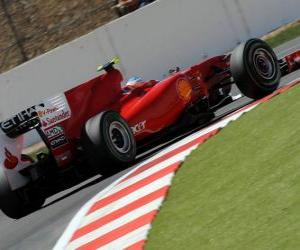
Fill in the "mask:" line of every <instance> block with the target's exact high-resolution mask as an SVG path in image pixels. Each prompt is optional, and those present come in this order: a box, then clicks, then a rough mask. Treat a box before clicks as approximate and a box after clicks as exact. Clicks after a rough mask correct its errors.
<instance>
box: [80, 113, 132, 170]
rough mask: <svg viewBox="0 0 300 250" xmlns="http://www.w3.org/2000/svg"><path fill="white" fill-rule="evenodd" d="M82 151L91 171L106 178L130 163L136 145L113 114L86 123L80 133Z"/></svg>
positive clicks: (126, 128) (127, 129) (103, 114)
mask: <svg viewBox="0 0 300 250" xmlns="http://www.w3.org/2000/svg"><path fill="white" fill-rule="evenodd" d="M81 143H82V147H83V149H84V151H85V154H86V156H87V158H88V160H89V162H90V164H91V165H92V167H93V169H94V170H95V171H97V172H100V173H101V174H110V173H112V172H114V171H116V170H120V169H122V168H124V167H126V166H128V164H129V163H131V162H133V161H134V159H135V156H136V143H135V139H134V136H133V133H132V131H131V129H130V127H129V126H128V124H127V122H126V121H125V120H124V119H123V118H122V117H121V116H120V115H119V114H118V113H117V112H114V111H106V112H102V113H100V114H98V115H96V116H94V117H92V118H91V119H89V120H88V121H87V122H86V124H85V126H84V128H83V131H82V137H81Z"/></svg>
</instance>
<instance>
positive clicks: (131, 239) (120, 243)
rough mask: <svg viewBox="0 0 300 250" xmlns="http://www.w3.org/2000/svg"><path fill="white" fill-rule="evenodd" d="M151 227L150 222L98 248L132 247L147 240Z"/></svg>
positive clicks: (102, 249) (114, 249)
mask: <svg viewBox="0 0 300 250" xmlns="http://www.w3.org/2000/svg"><path fill="white" fill-rule="evenodd" d="M150 228H151V225H150V224H148V225H145V226H142V227H140V228H139V229H137V230H134V231H132V232H131V233H129V234H126V235H124V236H123V237H120V238H119V239H116V240H115V241H112V242H110V243H109V244H107V245H105V246H103V247H101V248H99V249H98V250H116V249H125V248H127V247H130V246H132V245H133V244H135V243H137V242H139V241H142V240H145V239H146V237H147V234H148V231H149V230H150Z"/></svg>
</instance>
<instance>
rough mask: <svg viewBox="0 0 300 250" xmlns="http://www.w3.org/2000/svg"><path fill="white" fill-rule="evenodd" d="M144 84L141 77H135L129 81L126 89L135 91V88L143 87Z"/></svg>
mask: <svg viewBox="0 0 300 250" xmlns="http://www.w3.org/2000/svg"><path fill="white" fill-rule="evenodd" d="M144 83H145V82H144V81H143V79H142V78H141V77H139V76H134V77H131V78H129V79H128V81H127V82H126V87H127V88H129V89H134V88H138V87H141V86H142V85H143V84H144Z"/></svg>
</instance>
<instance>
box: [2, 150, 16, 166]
mask: <svg viewBox="0 0 300 250" xmlns="http://www.w3.org/2000/svg"><path fill="white" fill-rule="evenodd" d="M4 154H5V160H4V167H6V168H7V169H14V168H15V167H16V166H17V165H18V163H19V160H18V157H17V156H15V155H13V154H12V153H11V152H10V151H9V150H8V149H7V148H4Z"/></svg>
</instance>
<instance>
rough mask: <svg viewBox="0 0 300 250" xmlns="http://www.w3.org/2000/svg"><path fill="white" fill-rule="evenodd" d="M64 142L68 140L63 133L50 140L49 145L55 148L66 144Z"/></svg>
mask: <svg viewBox="0 0 300 250" xmlns="http://www.w3.org/2000/svg"><path fill="white" fill-rule="evenodd" d="M66 144H68V141H67V138H66V137H65V135H61V136H59V137H56V138H54V139H53V140H51V141H50V146H51V148H52V149H56V148H58V147H61V146H63V145H66Z"/></svg>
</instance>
